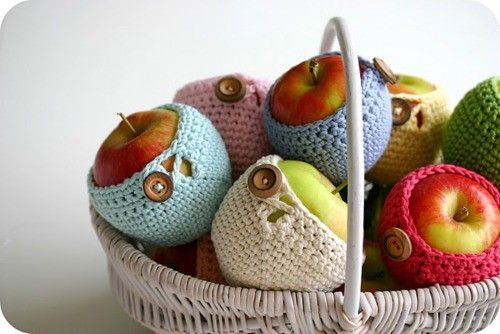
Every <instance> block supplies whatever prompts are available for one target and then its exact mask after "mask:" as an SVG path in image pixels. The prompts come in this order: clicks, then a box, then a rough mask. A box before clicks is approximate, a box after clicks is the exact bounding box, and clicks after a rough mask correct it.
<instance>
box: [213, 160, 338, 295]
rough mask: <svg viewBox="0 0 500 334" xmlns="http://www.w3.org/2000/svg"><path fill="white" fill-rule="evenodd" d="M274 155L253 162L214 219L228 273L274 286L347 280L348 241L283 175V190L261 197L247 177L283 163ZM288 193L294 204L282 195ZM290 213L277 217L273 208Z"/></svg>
mask: <svg viewBox="0 0 500 334" xmlns="http://www.w3.org/2000/svg"><path fill="white" fill-rule="evenodd" d="M281 160H282V159H281V158H280V157H279V156H276V155H271V156H267V157H264V158H262V159H260V160H259V161H257V162H256V163H255V164H254V165H253V166H251V167H250V168H249V169H248V170H247V171H246V172H245V173H244V174H243V175H242V176H241V177H240V178H239V179H238V180H237V181H236V182H235V183H234V185H233V186H232V187H231V189H230V190H229V192H228V194H227V195H226V197H225V198H224V201H223V202H222V204H221V206H220V208H219V211H218V212H217V214H216V216H215V219H214V221H213V223H212V241H213V243H214V247H215V251H216V253H217V259H218V260H219V264H220V267H221V270H222V273H223V275H224V277H225V279H226V280H227V281H228V283H229V284H231V285H235V286H246V287H256V288H260V289H272V290H281V289H284V290H294V291H313V290H322V291H331V290H333V289H335V288H336V287H338V286H340V285H341V284H343V283H344V280H345V263H346V243H345V242H344V241H343V240H341V239H340V238H339V237H337V236H336V235H335V234H334V233H333V232H332V231H330V230H329V229H328V228H327V227H326V225H324V224H323V223H321V222H320V221H319V219H318V218H317V217H316V216H314V215H312V214H311V213H310V212H309V211H308V210H307V208H305V207H304V206H303V205H302V203H301V202H300V200H299V199H298V198H297V196H296V195H295V194H294V193H293V191H292V190H291V188H290V186H289V185H288V183H287V182H286V179H285V177H283V183H282V185H281V190H280V191H279V192H278V193H276V194H274V195H273V196H271V197H268V198H266V199H260V198H257V197H255V196H254V195H253V194H252V193H251V192H250V190H249V189H248V186H247V179H248V177H249V175H250V173H251V172H252V171H253V169H254V168H255V167H256V166H259V165H262V164H272V165H274V166H276V167H277V163H278V162H279V161H281ZM285 194H286V195H288V196H289V197H290V199H291V200H292V202H293V203H294V206H290V205H288V204H286V203H284V202H282V201H280V197H281V196H282V195H285ZM277 210H282V211H284V212H285V214H284V215H283V216H282V217H281V218H279V219H278V220H277V221H276V222H275V223H272V222H269V221H268V217H269V215H270V214H272V213H274V212H276V211H277Z"/></svg>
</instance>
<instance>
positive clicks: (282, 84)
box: [271, 54, 346, 125]
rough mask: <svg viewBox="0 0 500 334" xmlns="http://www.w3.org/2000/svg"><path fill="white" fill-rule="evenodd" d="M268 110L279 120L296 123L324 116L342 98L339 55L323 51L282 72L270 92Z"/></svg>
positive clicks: (343, 83) (340, 103) (333, 111)
mask: <svg viewBox="0 0 500 334" xmlns="http://www.w3.org/2000/svg"><path fill="white" fill-rule="evenodd" d="M271 94H272V95H271V113H272V115H273V117H274V118H275V119H276V120H277V121H278V122H280V123H283V124H288V125H300V124H307V123H311V122H314V121H317V120H320V119H324V118H326V117H328V116H330V115H332V114H333V113H335V111H337V109H339V108H340V107H341V106H342V105H343V104H344V102H345V95H346V92H345V77H344V69H343V67H342V57H341V56H340V55H337V54H332V55H323V56H318V57H316V58H313V59H312V60H307V61H305V62H302V63H300V64H298V65H297V66H295V67H293V68H291V69H290V70H289V71H288V72H286V73H285V74H283V76H281V78H280V79H278V81H277V82H276V84H275V85H274V88H273V91H272V93H271Z"/></svg>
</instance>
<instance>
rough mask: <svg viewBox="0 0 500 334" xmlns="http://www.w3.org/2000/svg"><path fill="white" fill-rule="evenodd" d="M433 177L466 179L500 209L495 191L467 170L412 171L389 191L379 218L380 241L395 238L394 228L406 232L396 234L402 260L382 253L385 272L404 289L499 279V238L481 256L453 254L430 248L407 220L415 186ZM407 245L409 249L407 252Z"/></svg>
mask: <svg viewBox="0 0 500 334" xmlns="http://www.w3.org/2000/svg"><path fill="white" fill-rule="evenodd" d="M435 174H457V175H461V176H464V177H466V178H469V179H471V180H473V181H475V182H477V183H478V184H480V185H481V186H482V187H483V188H485V189H486V190H487V191H488V192H489V193H490V194H491V195H492V197H493V198H494V199H495V201H496V203H497V205H500V194H499V192H498V189H497V188H496V187H495V186H493V185H492V184H491V183H490V182H489V181H487V180H486V179H485V178H484V177H482V176H481V175H478V174H476V173H474V172H472V171H469V170H467V169H464V168H461V167H458V166H453V165H430V166H426V167H421V168H419V169H417V170H415V171H413V172H412V173H410V174H408V175H407V176H405V177H404V178H403V179H402V180H401V181H399V182H398V183H396V185H395V186H394V187H393V188H392V190H391V192H390V193H389V195H388V196H387V198H386V200H385V203H384V207H383V209H382V213H381V215H380V227H379V231H378V237H379V240H384V241H388V240H387V237H388V235H389V234H392V235H395V234H394V233H391V231H394V228H397V229H401V230H402V231H404V232H405V235H402V234H399V235H398V234H396V235H397V236H398V238H399V240H400V241H401V245H402V246H403V247H402V248H403V249H402V254H401V256H399V257H398V256H394V255H395V254H391V253H392V251H391V249H390V247H389V249H388V248H387V245H386V248H385V250H384V251H382V257H383V259H384V262H385V263H386V264H387V268H388V269H389V271H390V272H391V274H392V275H393V276H394V278H396V279H397V280H398V281H399V282H400V283H401V284H403V286H404V287H406V288H417V287H427V286H430V285H433V284H443V285H446V284H450V285H463V284H469V283H475V282H479V281H481V280H484V279H487V278H491V277H494V276H497V275H499V274H500V238H497V240H496V241H495V243H494V244H493V245H492V246H490V247H489V248H487V249H486V250H485V251H484V252H482V253H479V254H452V253H445V252H442V251H440V250H438V249H436V248H433V247H431V246H430V245H429V244H428V243H427V242H426V241H425V240H424V239H423V238H422V237H421V236H420V234H419V233H418V231H417V227H416V226H415V223H414V221H413V218H412V217H411V216H410V200H411V196H412V192H413V190H414V188H415V186H416V185H417V183H418V182H420V181H421V180H424V179H425V178H427V177H430V176H432V175H435ZM408 245H411V247H410V249H409V248H408ZM388 246H390V245H388ZM405 249H406V252H405ZM394 257H397V258H394Z"/></svg>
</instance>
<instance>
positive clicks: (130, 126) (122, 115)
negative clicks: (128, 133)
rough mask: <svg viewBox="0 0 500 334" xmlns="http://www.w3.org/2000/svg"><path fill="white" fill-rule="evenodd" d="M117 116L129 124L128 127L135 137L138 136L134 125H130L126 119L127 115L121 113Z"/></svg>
mask: <svg viewBox="0 0 500 334" xmlns="http://www.w3.org/2000/svg"><path fill="white" fill-rule="evenodd" d="M117 115H118V116H120V117H121V118H122V120H123V121H124V122H125V124H127V126H128V127H129V128H130V130H132V132H133V133H134V135H137V131H135V129H134V127H133V126H132V124H130V122H129V121H128V119H127V117H125V115H124V114H123V113H121V112H119V113H118V114H117Z"/></svg>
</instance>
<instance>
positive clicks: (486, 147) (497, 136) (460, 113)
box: [443, 76, 500, 187]
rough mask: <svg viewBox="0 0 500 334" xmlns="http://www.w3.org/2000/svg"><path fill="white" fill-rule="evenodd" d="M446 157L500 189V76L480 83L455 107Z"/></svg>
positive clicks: (445, 145) (445, 139)
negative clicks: (483, 177)
mask: <svg viewBox="0 0 500 334" xmlns="http://www.w3.org/2000/svg"><path fill="white" fill-rule="evenodd" d="M443 156H444V161H445V162H446V163H450V164H455V165H459V166H463V167H465V168H468V169H471V170H473V171H475V172H477V173H479V174H481V175H483V176H485V177H486V178H488V179H489V180H490V181H491V182H493V183H494V184H495V186H497V187H500V76H497V77H493V78H490V79H487V80H485V81H483V82H481V83H479V84H478V85H477V86H476V87H475V88H474V89H472V90H471V91H469V92H468V93H467V94H465V96H464V97H463V98H462V100H461V101H460V102H459V103H458V105H457V106H456V107H455V111H454V112H453V114H452V115H451V118H450V121H449V122H448V125H447V126H446V128H445V130H444V135H443Z"/></svg>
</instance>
